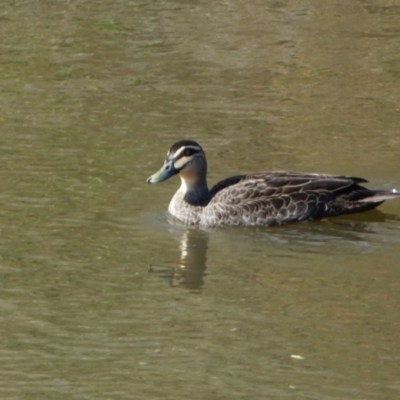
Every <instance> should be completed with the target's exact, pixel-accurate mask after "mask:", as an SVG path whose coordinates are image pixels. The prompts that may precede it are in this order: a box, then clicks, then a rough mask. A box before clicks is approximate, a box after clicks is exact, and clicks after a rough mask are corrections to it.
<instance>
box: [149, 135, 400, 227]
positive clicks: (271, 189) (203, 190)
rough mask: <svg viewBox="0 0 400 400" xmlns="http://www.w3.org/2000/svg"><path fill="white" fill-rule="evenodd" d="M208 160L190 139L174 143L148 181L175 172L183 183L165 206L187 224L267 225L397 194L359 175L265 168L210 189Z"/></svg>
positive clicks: (348, 209) (357, 208) (365, 206)
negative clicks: (368, 186)
mask: <svg viewBox="0 0 400 400" xmlns="http://www.w3.org/2000/svg"><path fill="white" fill-rule="evenodd" d="M206 171H207V162H206V158H205V154H204V152H203V150H202V148H201V147H200V146H199V145H198V144H197V143H196V142H193V141H188V140H187V141H181V142H177V143H175V144H174V145H173V146H172V147H171V149H170V151H169V152H168V156H167V159H166V161H165V164H164V167H163V168H162V169H161V170H160V171H159V172H158V173H157V174H154V175H153V176H152V177H150V178H149V179H148V182H149V183H153V182H159V181H162V180H165V179H168V178H169V177H170V176H172V175H175V174H179V175H180V177H181V181H182V185H181V187H180V189H179V190H178V191H177V193H176V194H175V195H174V197H173V199H172V200H171V203H170V205H169V208H168V210H169V212H170V213H171V214H172V215H173V216H175V217H176V218H178V219H179V220H181V221H183V222H185V223H187V224H199V225H203V226H218V225H244V226H255V225H257V226H271V225H281V224H286V223H291V222H298V221H314V220H318V219H321V218H324V217H333V216H337V215H341V214H349V213H355V212H361V211H367V210H371V209H373V208H375V207H377V206H378V205H379V204H381V203H382V202H383V201H385V200H388V199H392V198H395V197H398V196H399V193H397V192H396V191H385V190H370V189H366V188H364V187H362V186H360V183H364V182H366V180H365V179H362V178H354V177H346V176H334V175H320V174H303V173H293V172H265V173H258V174H252V175H238V176H233V177H230V178H227V179H225V180H223V181H221V182H219V183H217V184H216V185H215V186H214V187H213V188H212V189H211V190H208V187H207V182H206Z"/></svg>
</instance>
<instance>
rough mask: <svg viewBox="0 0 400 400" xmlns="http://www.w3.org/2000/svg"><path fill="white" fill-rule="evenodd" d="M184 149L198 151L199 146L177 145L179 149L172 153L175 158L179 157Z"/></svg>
mask: <svg viewBox="0 0 400 400" xmlns="http://www.w3.org/2000/svg"><path fill="white" fill-rule="evenodd" d="M186 149H190V150H194V151H200V147H197V146H182V147H179V149H178V150H177V151H176V152H175V154H174V158H175V160H177V159H178V158H179V157H181V155H182V153H183V152H184V151H185V150H186Z"/></svg>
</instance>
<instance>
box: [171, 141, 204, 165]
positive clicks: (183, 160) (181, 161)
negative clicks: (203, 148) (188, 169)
mask: <svg viewBox="0 0 400 400" xmlns="http://www.w3.org/2000/svg"><path fill="white" fill-rule="evenodd" d="M186 149H190V150H193V151H196V152H198V151H200V147H197V146H182V147H180V148H179V149H178V150H177V151H176V152H175V154H174V159H175V160H176V161H175V162H174V168H175V169H178V170H179V169H181V168H183V167H184V166H185V165H186V164H187V162H188V161H189V159H190V158H191V157H190V156H189V157H186V156H184V155H183V152H184V151H185V150H186Z"/></svg>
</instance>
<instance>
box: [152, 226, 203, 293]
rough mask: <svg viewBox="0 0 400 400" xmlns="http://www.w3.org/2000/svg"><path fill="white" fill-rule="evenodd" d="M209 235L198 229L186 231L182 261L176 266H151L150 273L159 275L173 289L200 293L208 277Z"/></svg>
mask: <svg viewBox="0 0 400 400" xmlns="http://www.w3.org/2000/svg"><path fill="white" fill-rule="evenodd" d="M207 248H208V234H207V232H205V231H201V230H198V229H195V228H193V229H185V231H184V232H183V235H182V238H181V242H180V245H179V249H180V260H179V261H178V263H177V265H175V266H158V265H150V267H149V272H151V273H155V274H158V275H159V276H161V277H162V278H163V279H165V280H166V282H167V283H168V284H169V285H170V286H173V287H180V288H183V289H187V290H190V291H200V290H201V288H202V287H203V285H204V276H205V275H206V268H207V265H206V262H207Z"/></svg>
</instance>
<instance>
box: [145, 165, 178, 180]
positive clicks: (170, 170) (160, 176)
mask: <svg viewBox="0 0 400 400" xmlns="http://www.w3.org/2000/svg"><path fill="white" fill-rule="evenodd" d="M177 173H178V171H177V170H176V169H175V168H174V163H173V161H172V160H171V161H165V163H164V165H163V166H162V168H161V169H160V170H159V171H158V172H156V173H155V174H154V175H152V176H150V178H148V179H147V183H157V182H162V181H165V180H167V179H168V178H171V176H173V175H175V174H177Z"/></svg>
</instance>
